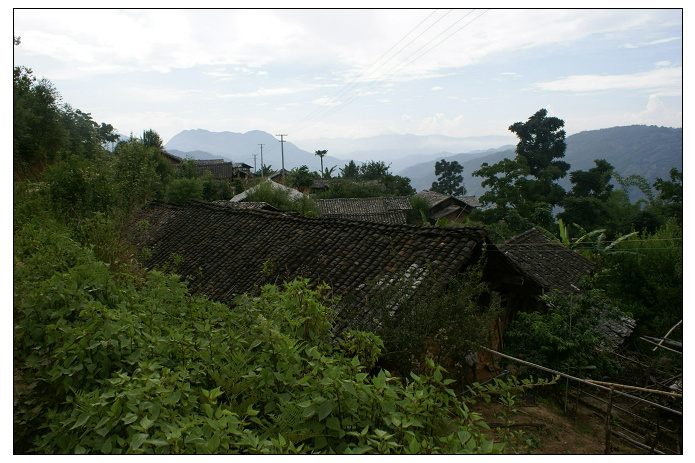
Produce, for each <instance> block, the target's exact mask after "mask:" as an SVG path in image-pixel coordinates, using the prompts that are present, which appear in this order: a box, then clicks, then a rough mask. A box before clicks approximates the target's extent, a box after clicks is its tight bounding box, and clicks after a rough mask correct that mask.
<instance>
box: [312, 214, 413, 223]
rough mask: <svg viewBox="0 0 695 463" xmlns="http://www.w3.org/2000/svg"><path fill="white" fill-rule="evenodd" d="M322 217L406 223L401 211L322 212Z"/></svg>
mask: <svg viewBox="0 0 695 463" xmlns="http://www.w3.org/2000/svg"><path fill="white" fill-rule="evenodd" d="M322 217H333V218H337V219H349V220H361V221H363V222H379V223H401V224H402V223H406V220H405V216H404V215H403V212H399V211H389V212H372V213H365V214H323V215H322Z"/></svg>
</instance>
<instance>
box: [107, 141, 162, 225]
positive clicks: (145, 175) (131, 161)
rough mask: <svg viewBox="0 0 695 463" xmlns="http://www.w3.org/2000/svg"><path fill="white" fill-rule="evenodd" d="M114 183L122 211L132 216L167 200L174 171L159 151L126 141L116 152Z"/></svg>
mask: <svg viewBox="0 0 695 463" xmlns="http://www.w3.org/2000/svg"><path fill="white" fill-rule="evenodd" d="M114 155H115V165H114V174H113V181H114V183H115V184H116V190H117V195H116V197H117V198H118V199H119V204H118V205H119V208H120V209H121V210H122V211H124V212H125V213H126V215H127V214H128V213H130V211H133V210H135V209H137V208H138V207H140V206H142V205H144V204H147V203H148V202H150V201H152V200H153V199H163V198H164V193H165V190H166V183H167V181H168V180H169V178H170V177H171V175H172V173H173V171H172V168H171V165H170V164H169V162H168V161H167V160H166V159H164V157H163V156H162V154H161V151H160V149H159V148H157V147H148V146H146V145H145V144H144V143H143V142H142V141H141V140H138V139H135V138H131V139H129V140H127V141H122V142H120V143H119V144H118V145H116V148H115V150H114Z"/></svg>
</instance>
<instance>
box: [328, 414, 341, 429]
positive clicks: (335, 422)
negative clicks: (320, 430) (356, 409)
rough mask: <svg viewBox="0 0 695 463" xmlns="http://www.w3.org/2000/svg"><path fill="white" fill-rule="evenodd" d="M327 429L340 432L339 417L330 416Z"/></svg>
mask: <svg viewBox="0 0 695 463" xmlns="http://www.w3.org/2000/svg"><path fill="white" fill-rule="evenodd" d="M326 427H327V428H328V429H332V430H333V431H339V430H340V420H339V419H338V417H335V416H329V417H328V419H327V420H326Z"/></svg>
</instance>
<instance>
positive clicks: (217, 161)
mask: <svg viewBox="0 0 695 463" xmlns="http://www.w3.org/2000/svg"><path fill="white" fill-rule="evenodd" d="M224 162H225V160H224V159H196V160H195V163H196V165H198V166H209V165H211V164H223V163H224Z"/></svg>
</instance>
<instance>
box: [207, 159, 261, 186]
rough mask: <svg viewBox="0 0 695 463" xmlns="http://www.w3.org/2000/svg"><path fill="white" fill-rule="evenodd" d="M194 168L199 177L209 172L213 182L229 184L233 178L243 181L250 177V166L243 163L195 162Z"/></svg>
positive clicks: (221, 160) (222, 161) (220, 160)
mask: <svg viewBox="0 0 695 463" xmlns="http://www.w3.org/2000/svg"><path fill="white" fill-rule="evenodd" d="M196 166H197V168H198V176H199V177H202V176H203V175H205V173H206V172H210V173H211V174H212V178H214V179H215V180H225V181H228V182H229V181H232V180H234V179H235V178H240V179H242V180H245V179H247V178H249V177H250V176H251V166H249V165H248V164H245V163H243V162H226V161H224V160H223V159H219V160H218V159H213V160H197V161H196Z"/></svg>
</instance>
